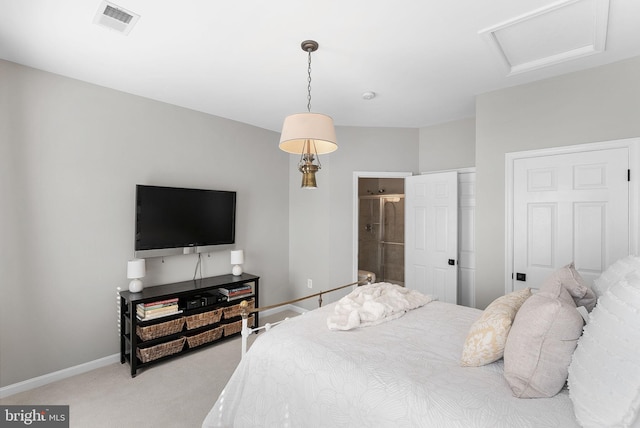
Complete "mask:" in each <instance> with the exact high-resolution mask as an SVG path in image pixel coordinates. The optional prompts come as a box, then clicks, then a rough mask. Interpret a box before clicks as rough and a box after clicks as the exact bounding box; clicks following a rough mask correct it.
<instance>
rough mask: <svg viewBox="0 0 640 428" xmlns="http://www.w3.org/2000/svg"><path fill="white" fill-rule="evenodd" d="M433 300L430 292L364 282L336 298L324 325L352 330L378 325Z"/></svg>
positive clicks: (336, 328)
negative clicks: (428, 293) (338, 298)
mask: <svg viewBox="0 0 640 428" xmlns="http://www.w3.org/2000/svg"><path fill="white" fill-rule="evenodd" d="M432 300H433V297H432V296H428V295H426V294H422V293H420V292H419V291H417V290H411V289H408V288H405V287H401V286H399V285H396V284H391V283H388V282H379V283H376V284H366V285H363V286H362V287H357V288H356V289H355V290H353V291H352V292H351V293H349V294H347V295H346V296H344V297H343V298H342V299H340V300H338V303H336V305H335V306H334V309H333V313H332V314H331V315H329V317H328V318H327V327H329V328H330V329H331V330H351V329H353V328H358V327H368V326H372V325H377V324H380V323H383V322H387V321H391V320H393V319H396V318H399V317H401V316H402V315H404V314H405V313H406V312H407V311H410V310H411V309H415V308H419V307H420V306H423V305H426V304H427V303H429V302H431V301H432Z"/></svg>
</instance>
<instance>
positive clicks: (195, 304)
mask: <svg viewBox="0 0 640 428" xmlns="http://www.w3.org/2000/svg"><path fill="white" fill-rule="evenodd" d="M225 300H226V298H225V297H224V296H223V295H222V294H220V293H218V292H217V291H212V292H210V293H202V294H199V295H197V296H193V297H191V298H190V299H189V300H187V301H186V302H185V307H186V308H187V309H197V308H201V307H203V306H209V305H213V304H216V303H218V302H224V301H225Z"/></svg>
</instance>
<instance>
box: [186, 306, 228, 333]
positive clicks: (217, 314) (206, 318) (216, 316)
mask: <svg viewBox="0 0 640 428" xmlns="http://www.w3.org/2000/svg"><path fill="white" fill-rule="evenodd" d="M221 317H222V309H215V310H213V311H208V312H202V313H200V314H195V315H189V316H188V317H185V319H186V322H187V330H193V329H194V328H198V327H204V326H205V325H209V324H215V323H217V322H218V321H220V318H221Z"/></svg>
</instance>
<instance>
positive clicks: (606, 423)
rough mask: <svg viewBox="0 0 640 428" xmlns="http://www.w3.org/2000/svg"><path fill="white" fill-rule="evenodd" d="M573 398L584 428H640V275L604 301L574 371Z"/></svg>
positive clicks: (571, 374)
mask: <svg viewBox="0 0 640 428" xmlns="http://www.w3.org/2000/svg"><path fill="white" fill-rule="evenodd" d="M569 396H570V397H571V401H572V402H573V407H574V411H575V414H576V418H577V419H578V422H579V423H580V425H582V426H583V427H629V426H640V420H639V418H638V409H639V408H640V270H639V271H637V272H631V273H629V274H628V275H627V276H626V278H623V279H621V280H619V281H618V282H617V283H616V284H614V285H612V286H611V287H610V288H608V290H607V291H606V292H605V293H604V294H603V295H602V296H601V297H600V301H599V303H598V306H596V308H595V309H594V310H593V312H592V313H591V315H590V322H589V324H588V325H587V326H586V327H585V328H584V334H583V336H582V337H581V338H580V340H579V341H578V347H577V348H576V351H575V353H574V355H573V359H572V361H571V365H570V366H569ZM634 421H635V424H634ZM632 424H633V425H632Z"/></svg>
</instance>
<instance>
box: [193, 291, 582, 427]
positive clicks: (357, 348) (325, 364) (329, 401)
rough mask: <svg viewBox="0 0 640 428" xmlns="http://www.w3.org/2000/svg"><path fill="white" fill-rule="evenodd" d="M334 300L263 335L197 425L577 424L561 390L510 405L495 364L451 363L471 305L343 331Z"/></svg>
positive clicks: (444, 306) (472, 313)
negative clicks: (333, 322)
mask: <svg viewBox="0 0 640 428" xmlns="http://www.w3.org/2000/svg"><path fill="white" fill-rule="evenodd" d="M333 306H335V304H331V305H327V306H326V307H323V308H320V309H317V310H314V311H311V312H308V313H307V314H304V315H301V316H298V317H295V318H292V319H290V320H288V321H285V322H284V323H282V324H280V325H279V326H277V327H275V328H274V329H272V330H271V331H269V332H268V333H261V334H260V336H259V337H258V338H257V339H256V341H255V342H254V344H253V345H252V346H251V349H250V350H249V352H248V353H247V355H246V356H245V358H244V359H243V360H242V362H241V363H240V364H239V366H238V368H237V369H236V371H235V372H234V374H233V376H232V377H231V379H230V380H229V383H228V384H227V386H226V387H225V389H224V391H223V392H222V394H221V395H220V397H219V398H218V401H217V402H216V403H215V405H214V407H213V408H212V409H211V411H210V412H209V414H208V415H207V418H206V419H205V421H204V423H203V427H232V426H233V427H252V426H253V427H316V426H317V427H386V426H389V427H420V426H423V427H464V428H471V427H509V428H512V427H532V428H533V427H535V428H541V427H554V428H556V427H563V428H567V427H576V426H578V425H577V423H576V421H575V417H574V415H573V407H572V404H571V401H570V400H569V394H568V391H567V390H566V389H565V390H563V391H561V392H560V394H558V395H557V396H555V397H553V398H545V399H518V398H515V397H513V395H512V394H511V390H510V389H509V386H508V385H507V383H506V381H505V380H504V377H503V375H502V370H503V366H502V360H500V361H498V362H495V363H493V364H490V365H487V366H483V367H461V366H460V364H459V361H460V356H461V353H462V345H463V343H464V340H465V337H466V334H467V332H468V330H469V327H470V326H471V324H472V323H473V321H475V320H476V319H477V318H478V317H479V316H480V315H481V313H482V312H481V311H480V310H477V309H471V308H466V307H462V306H455V305H451V304H448V303H443V302H438V301H434V302H431V303H429V304H427V305H425V306H423V307H421V308H418V309H414V310H412V311H409V312H407V313H406V314H405V315H404V316H403V317H400V318H398V319H395V320H393V321H390V322H386V323H383V324H379V325H376V326H372V327H366V328H359V329H355V330H349V331H332V330H329V329H328V328H327V317H328V316H329V315H330V314H331V312H332V311H333Z"/></svg>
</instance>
